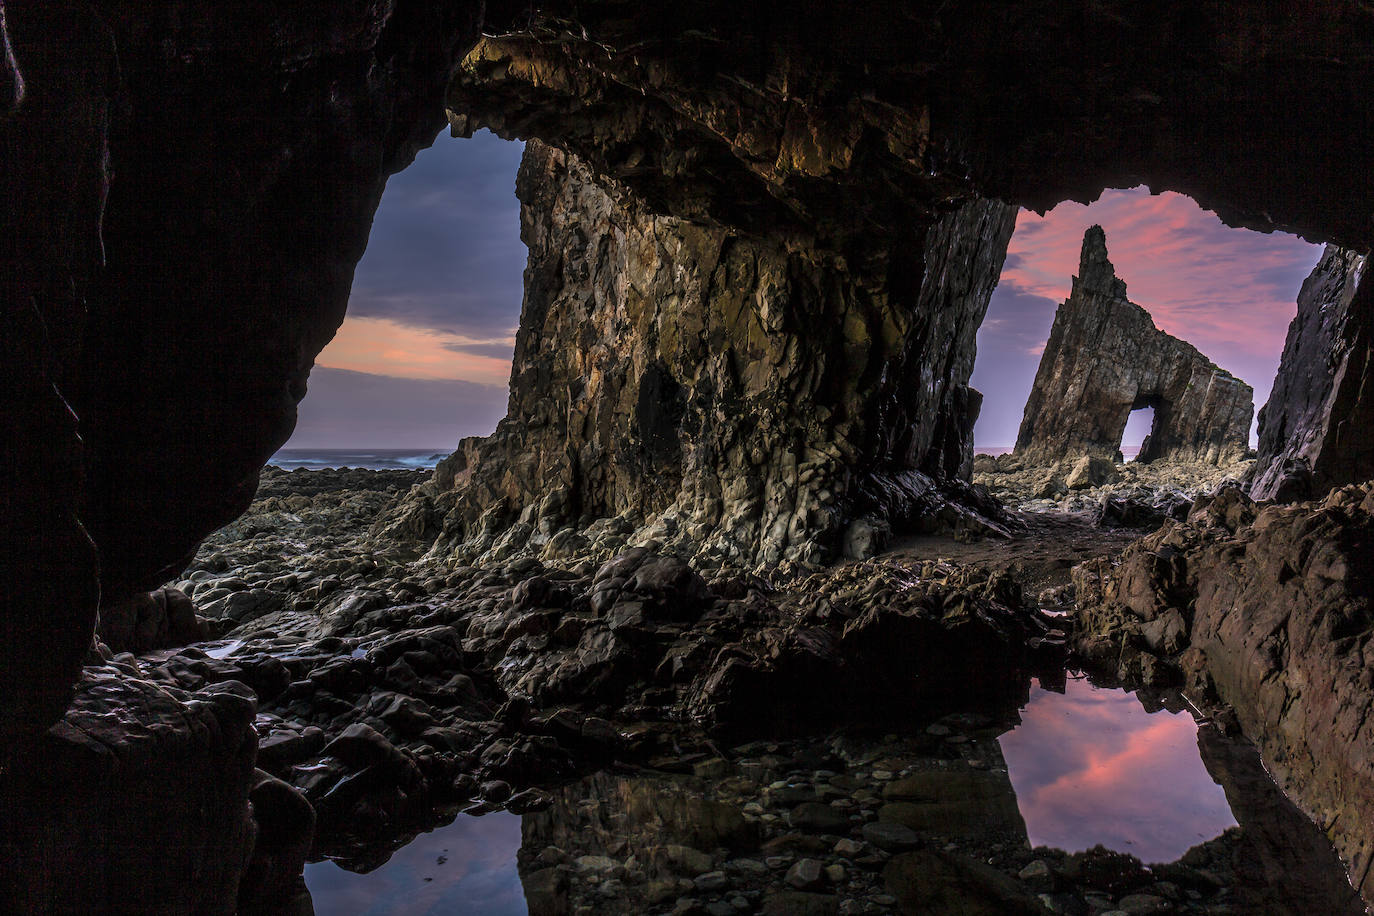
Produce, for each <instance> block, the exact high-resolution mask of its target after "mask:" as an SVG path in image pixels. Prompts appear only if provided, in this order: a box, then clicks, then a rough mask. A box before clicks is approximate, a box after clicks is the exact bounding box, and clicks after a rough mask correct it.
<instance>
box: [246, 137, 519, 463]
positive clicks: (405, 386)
mask: <svg viewBox="0 0 1374 916" xmlns="http://www.w3.org/2000/svg"><path fill="white" fill-rule="evenodd" d="M523 149H524V145H523V144H522V143H519V142H512V141H507V140H503V139H501V138H499V137H497V136H496V135H494V134H492V133H490V132H488V131H480V132H478V133H477V134H475V135H474V136H473V137H471V138H466V139H455V138H450V137H449V136H447V131H444V132H442V133H440V134H439V135H438V136H437V137H436V138H435V139H434V142H433V143H432V144H431V145H430V146H429V147H428V148H426V149H422V150H420V152H419V153H418V154H417V155H416V157H415V160H414V161H413V162H412V163H410V164H409V165H408V166H407V167H406V168H405V169H403V170H401V171H400V172H397V173H396V174H394V175H392V176H391V177H390V178H389V179H388V180H387V183H386V188H385V190H384V191H383V193H382V196H381V200H380V203H379V205H378V207H377V211H376V214H375V216H374V218H373V220H372V225H371V228H370V231H369V234H368V240H367V246H366V248H365V249H364V251H363V256H362V258H361V260H360V261H359V262H358V265H357V267H356V268H355V270H354V275H353V284H352V289H351V292H350V295H349V299H348V306H347V310H346V313H345V315H344V318H343V323H342V324H341V325H340V326H339V328H338V331H337V332H336V333H335V336H334V338H333V340H331V341H330V342H329V344H328V345H327V346H326V347H325V348H324V350H323V351H321V352H320V354H319V355H318V356H317V357H316V359H315V366H314V368H313V369H312V370H311V373H310V379H309V390H308V393H307V395H306V397H305V398H304V399H303V400H302V401H301V402H300V405H299V409H298V417H297V424H296V429H295V431H294V433H293V434H292V437H291V439H290V440H289V441H288V442H287V443H286V445H285V446H284V447H283V449H282V450H281V451H279V452H278V453H277V455H276V456H274V458H273V463H276V464H280V465H281V466H283V467H290V466H303V467H325V466H332V465H337V464H347V465H349V466H359V465H363V466H366V465H369V464H375V465H376V466H378V467H392V466H394V465H399V466H415V465H416V464H417V463H427V464H432V463H433V461H434V460H437V457H436V456H438V457H442V456H446V455H448V454H449V453H451V452H452V451H453V450H454V449H455V448H456V447H457V444H458V442H459V440H460V439H461V438H463V437H466V436H472V435H486V434H489V433H490V432H491V431H492V429H494V428H495V426H496V424H497V422H498V421H499V420H500V419H501V418H502V417H503V416H504V415H505V412H506V397H507V386H508V384H509V380H510V369H511V357H512V351H513V350H514V347H515V336H514V335H515V329H516V326H517V325H518V323H519V320H520V305H521V301H522V296H523V285H524V281H523V272H524V268H525V262H526V258H527V250H526V248H525V245H524V244H523V242H522V241H521V239H520V214H519V203H518V201H517V199H516V197H515V183H516V177H517V173H518V170H519V165H520V161H521V157H522V154H523Z"/></svg>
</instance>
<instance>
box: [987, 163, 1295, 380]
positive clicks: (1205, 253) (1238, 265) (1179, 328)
mask: <svg viewBox="0 0 1374 916" xmlns="http://www.w3.org/2000/svg"><path fill="white" fill-rule="evenodd" d="M1093 223H1098V224H1100V225H1101V226H1102V227H1103V228H1104V229H1105V230H1106V233H1107V249H1108V252H1109V253H1110V256H1111V259H1112V263H1113V264H1115V265H1116V271H1117V276H1119V277H1121V278H1122V279H1123V280H1125V281H1126V284H1127V292H1128V294H1129V295H1130V298H1131V300H1132V301H1133V302H1136V303H1138V304H1140V305H1142V306H1144V307H1145V308H1146V309H1148V310H1149V312H1150V314H1151V316H1152V317H1153V318H1154V320H1155V324H1156V325H1158V326H1159V327H1160V328H1161V329H1163V330H1164V331H1167V332H1168V333H1170V334H1173V335H1174V336H1176V337H1181V338H1183V339H1185V340H1188V341H1189V342H1191V343H1193V344H1194V345H1195V346H1197V347H1198V349H1200V350H1202V351H1203V352H1204V353H1206V354H1207V355H1208V356H1211V357H1212V358H1213V359H1214V360H1216V361H1217V362H1218V363H1219V364H1221V365H1222V366H1224V367H1227V368H1230V367H1229V366H1227V365H1226V363H1227V360H1228V358H1229V359H1230V360H1231V362H1232V363H1237V362H1240V363H1251V362H1253V360H1254V358H1255V357H1263V358H1276V357H1277V354H1278V353H1279V352H1281V351H1282V349H1283V339H1284V335H1285V334H1286V333H1287V329H1288V322H1289V321H1290V320H1291V319H1292V317H1293V314H1294V311H1295V302H1296V293H1297V284H1298V282H1300V280H1301V277H1302V276H1305V275H1306V273H1307V272H1308V271H1310V270H1311V268H1312V266H1313V265H1315V263H1316V261H1317V258H1318V256H1319V254H1320V249H1319V247H1318V246H1316V245H1311V244H1309V243H1307V242H1304V241H1303V240H1302V239H1299V238H1297V237H1296V236H1291V235H1285V234H1282V233H1273V234H1270V235H1264V234H1261V233H1256V232H1250V231H1247V230H1242V229H1232V228H1230V227H1227V226H1225V225H1224V224H1223V223H1222V222H1221V221H1220V219H1218V218H1217V216H1216V215H1215V214H1213V213H1211V212H1208V211H1206V210H1203V209H1201V208H1200V207H1199V206H1198V205H1197V204H1196V203H1194V202H1193V201H1192V200H1191V199H1190V198H1188V197H1185V196H1183V195H1181V194H1175V193H1172V192H1166V193H1164V194H1159V195H1151V194H1150V193H1149V192H1148V191H1147V190H1146V189H1145V188H1135V189H1133V190H1129V191H1107V192H1105V193H1103V195H1102V197H1101V198H1100V199H1098V200H1097V201H1096V202H1094V203H1093V204H1091V205H1083V204H1078V203H1073V202H1066V203H1063V204H1060V205H1059V206H1057V207H1055V208H1054V209H1053V210H1051V211H1049V212H1048V213H1046V214H1045V215H1044V216H1038V215H1036V214H1034V213H1031V212H1029V211H1025V210H1023V211H1021V214H1020V216H1019V217H1018V219H1017V226H1016V233H1015V235H1013V236H1012V240H1011V245H1010V247H1009V249H1008V254H1009V255H1011V256H1013V257H1011V258H1010V260H1009V266H1008V268H1007V269H1006V270H1005V271H1004V272H1003V275H1002V282H1004V283H1010V284H1012V285H1014V286H1016V287H1018V288H1020V289H1021V290H1023V291H1025V292H1027V293H1030V294H1033V295H1037V296H1042V297H1044V298H1047V299H1050V300H1052V301H1055V302H1059V301H1063V299H1064V298H1066V297H1067V295H1068V292H1069V277H1070V276H1071V275H1073V274H1075V273H1077V272H1078V254H1079V249H1080V247H1081V245H1082V241H1083V231H1084V230H1085V229H1086V228H1087V227H1088V226H1090V225H1092V224H1093ZM1295 278H1296V279H1295ZM1233 371H1235V370H1233ZM1246 380H1247V381H1249V382H1250V383H1251V384H1256V385H1257V386H1258V385H1263V387H1266V388H1267V387H1268V382H1269V379H1267V378H1266V379H1256V378H1247V379H1246Z"/></svg>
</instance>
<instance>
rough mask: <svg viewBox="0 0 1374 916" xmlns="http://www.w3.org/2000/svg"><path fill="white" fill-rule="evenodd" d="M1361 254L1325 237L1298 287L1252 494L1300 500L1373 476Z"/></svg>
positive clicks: (1369, 327) (1367, 308)
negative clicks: (1328, 242)
mask: <svg viewBox="0 0 1374 916" xmlns="http://www.w3.org/2000/svg"><path fill="white" fill-rule="evenodd" d="M1365 263H1366V256H1365V255H1362V254H1358V253H1357V252H1354V251H1349V250H1347V249H1344V248H1340V247H1338V246H1335V245H1328V246H1326V250H1325V251H1323V252H1322V257H1321V260H1320V261H1319V262H1317V266H1316V268H1314V269H1313V271H1312V273H1311V275H1310V276H1308V278H1307V279H1306V280H1305V281H1304V282H1303V285H1302V290H1301V292H1299V293H1298V314H1297V316H1296V317H1294V318H1293V321H1292V323H1291V324H1289V325H1288V337H1287V339H1286V340H1285V341H1284V344H1283V357H1282V359H1281V360H1280V361H1279V371H1278V374H1277V375H1276V376H1275V377H1274V388H1273V391H1272V393H1271V394H1270V396H1269V402H1268V403H1267V404H1265V405H1264V406H1263V407H1262V408H1260V413H1259V456H1258V458H1257V459H1256V462H1255V475H1254V480H1253V482H1252V483H1251V485H1250V495H1251V496H1253V497H1254V498H1255V499H1279V500H1289V499H1305V498H1310V497H1312V496H1319V495H1321V494H1322V493H1324V492H1326V491H1327V490H1329V489H1331V487H1333V486H1340V485H1342V484H1347V483H1358V482H1361V481H1364V480H1369V479H1370V478H1371V477H1374V439H1371V437H1370V435H1369V430H1370V429H1371V427H1372V426H1374V285H1371V284H1369V283H1364V282H1362V280H1363V279H1364V274H1365Z"/></svg>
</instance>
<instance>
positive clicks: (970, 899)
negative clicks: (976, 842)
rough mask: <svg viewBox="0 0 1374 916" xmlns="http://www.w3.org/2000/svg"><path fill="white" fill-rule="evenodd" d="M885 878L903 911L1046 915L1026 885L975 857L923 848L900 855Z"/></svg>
mask: <svg viewBox="0 0 1374 916" xmlns="http://www.w3.org/2000/svg"><path fill="white" fill-rule="evenodd" d="M883 880H884V881H886V882H887V887H888V889H889V890H890V891H891V892H892V895H893V896H895V897H896V898H897V903H898V906H899V907H901V912H903V913H912V914H916V913H942V914H948V916H1042V914H1044V913H1045V912H1046V911H1045V909H1044V907H1042V906H1041V905H1040V902H1039V901H1038V900H1036V899H1035V896H1034V895H1032V894H1031V893H1030V892H1029V891H1028V890H1027V889H1026V888H1025V887H1024V886H1023V885H1021V884H1018V883H1017V882H1016V881H1013V880H1012V879H1011V878H1009V877H1007V876H1006V875H1004V874H1003V873H1002V872H999V871H998V870H997V869H995V868H991V867H989V866H988V865H986V864H984V863H982V862H979V861H978V860H977V859H973V858H970V857H969V856H965V855H960V854H958V853H951V852H942V851H938V850H933V849H922V850H918V851H916V852H907V853H903V854H902V855H899V856H897V857H896V858H894V859H893V860H892V861H891V862H889V863H888V864H887V867H886V868H884V869H883Z"/></svg>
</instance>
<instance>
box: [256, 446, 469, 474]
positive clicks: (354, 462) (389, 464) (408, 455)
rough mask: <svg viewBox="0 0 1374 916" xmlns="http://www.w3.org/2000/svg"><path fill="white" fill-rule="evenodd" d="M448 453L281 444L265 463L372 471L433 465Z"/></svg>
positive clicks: (292, 468) (285, 466)
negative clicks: (291, 446) (286, 445)
mask: <svg viewBox="0 0 1374 916" xmlns="http://www.w3.org/2000/svg"><path fill="white" fill-rule="evenodd" d="M448 456H449V452H446V451H443V450H442V449H399V448H284V449H281V450H280V451H278V452H277V453H276V454H275V455H273V456H272V460H271V461H269V462H268V464H271V465H275V466H277V467H279V468H282V469H283V470H287V471H293V470H295V469H296V468H367V469H369V470H373V471H396V470H420V469H424V468H432V467H434V466H435V465H436V464H438V463H439V462H440V461H442V460H443V459H445V458H447V457H448Z"/></svg>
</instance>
